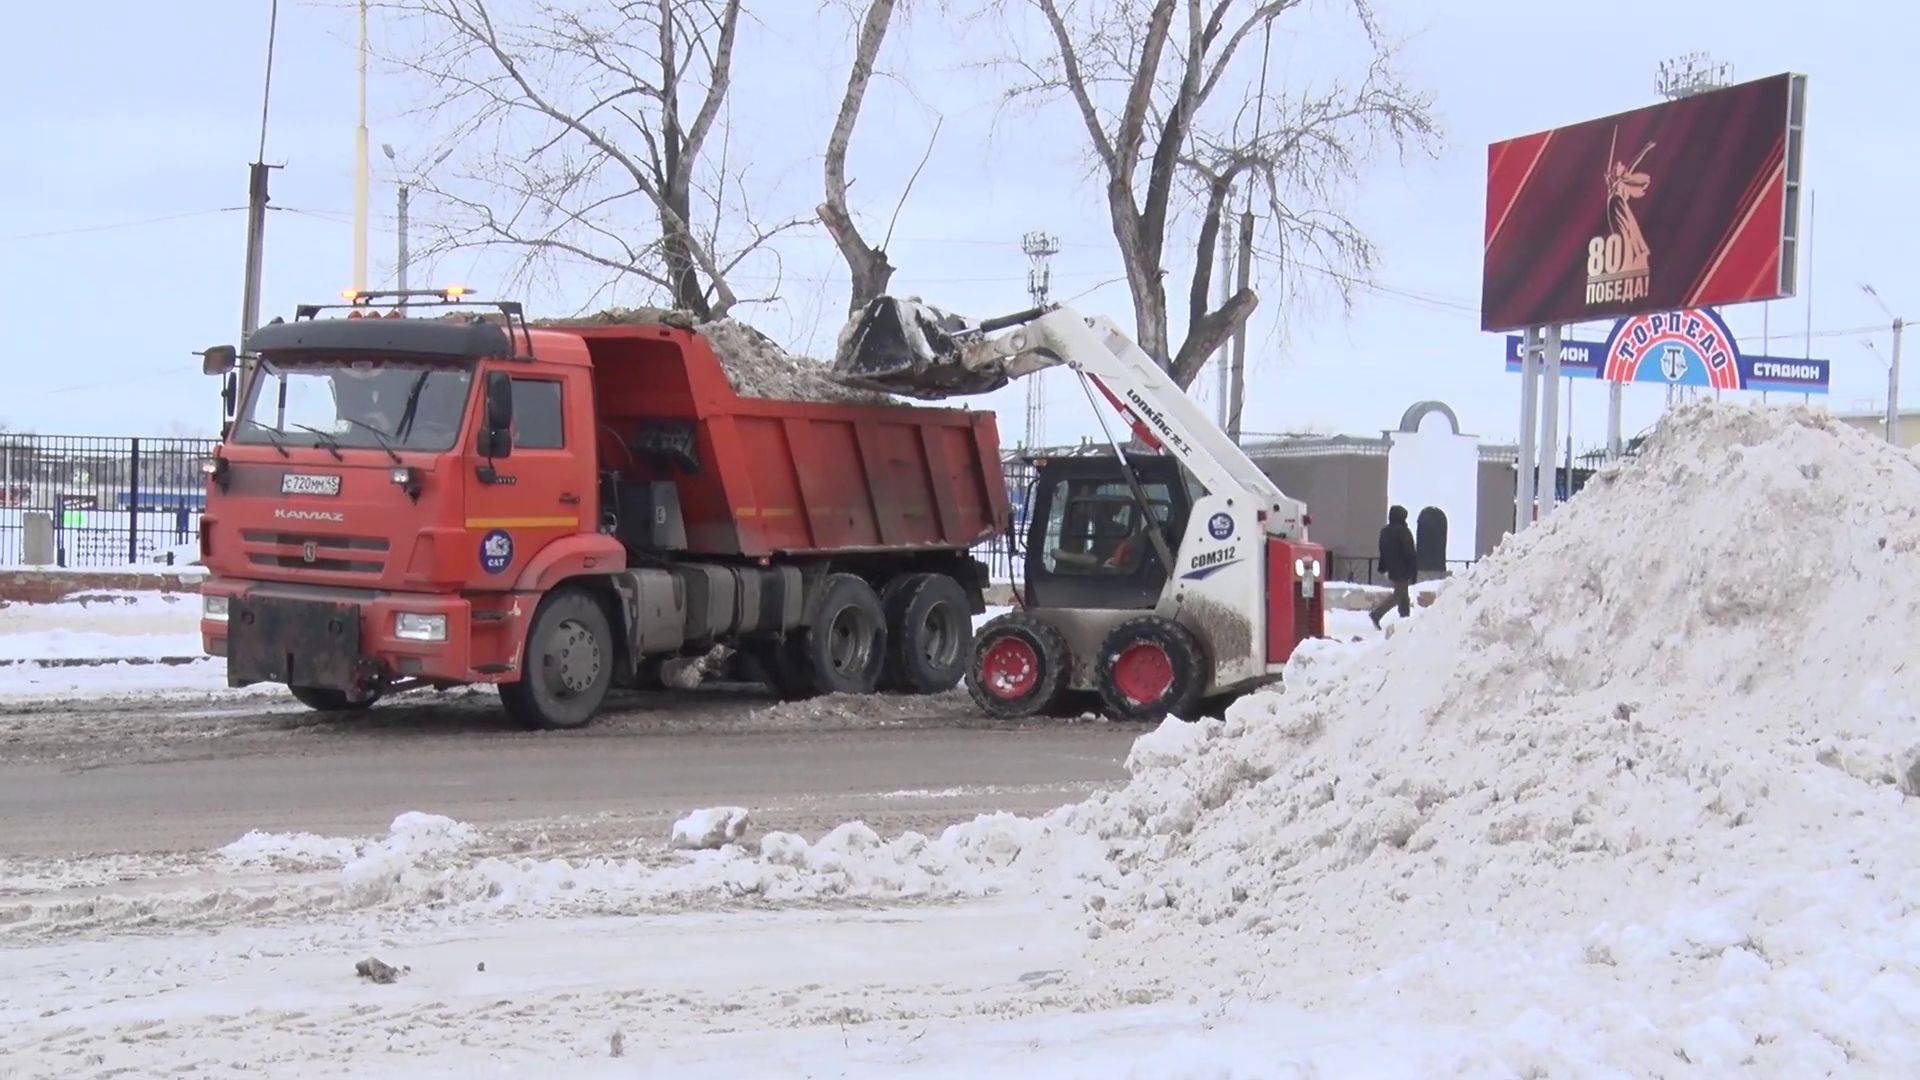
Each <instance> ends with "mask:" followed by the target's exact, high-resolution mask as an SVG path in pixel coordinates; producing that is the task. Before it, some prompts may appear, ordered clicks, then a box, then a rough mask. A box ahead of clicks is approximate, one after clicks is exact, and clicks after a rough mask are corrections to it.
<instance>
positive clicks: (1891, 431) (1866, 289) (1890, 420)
mask: <svg viewBox="0 0 1920 1080" xmlns="http://www.w3.org/2000/svg"><path fill="white" fill-rule="evenodd" d="M1860 291H1861V292H1863V293H1866V294H1867V295H1868V296H1870V297H1872V298H1873V302H1874V303H1876V304H1878V305H1880V310H1881V311H1884V312H1886V315H1887V318H1889V319H1892V320H1893V361H1892V362H1891V363H1889V364H1888V365H1887V441H1888V442H1890V443H1892V444H1894V445H1895V446H1898V445H1900V339H1901V337H1903V336H1904V335H1905V333H1906V329H1907V320H1906V319H1904V318H1901V317H1900V316H1898V315H1895V314H1894V313H1893V309H1892V308H1890V307H1888V306H1887V302H1886V300H1885V299H1883V298H1882V297H1881V296H1880V290H1878V289H1876V288H1874V287H1873V286H1871V285H1868V284H1866V283H1864V282H1862V283H1861V285H1860Z"/></svg>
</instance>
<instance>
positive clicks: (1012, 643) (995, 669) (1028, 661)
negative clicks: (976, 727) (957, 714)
mask: <svg viewBox="0 0 1920 1080" xmlns="http://www.w3.org/2000/svg"><path fill="white" fill-rule="evenodd" d="M1072 662H1073V658H1072V656H1071V655H1070V654H1069V653H1068V652H1067V641H1066V639H1065V638H1063V637H1061V636H1060V631H1058V630H1055V629H1054V628H1053V627H1051V626H1048V625H1047V624H1046V623H1044V622H1041V621H1040V620H1039V619H1036V618H1034V617H1033V616H1032V615H1029V614H1027V613H1026V612H1024V611H1015V612H1010V613H1008V614H1006V615H1002V616H1000V617H999V618H997V619H995V620H993V621H992V622H990V623H988V624H987V625H986V626H984V627H982V628H981V630H980V634H979V636H977V637H975V638H974V640H973V654H972V657H971V659H970V660H969V662H968V664H967V693H969V694H971V695H972V696H973V700H974V703H975V704H977V705H979V706H980V708H981V710H982V711H983V712H985V713H986V714H987V715H988V716H993V717H998V718H1000V719H1002V720H1012V719H1015V718H1018V717H1023V716H1032V715H1034V714H1035V713H1039V712H1044V711H1046V710H1047V709H1049V708H1051V707H1052V706H1053V703H1054V701H1055V699H1057V698H1058V697H1059V696H1060V692H1061V689H1062V688H1063V687H1065V686H1066V683H1067V669H1068V667H1069V665H1071V664H1072Z"/></svg>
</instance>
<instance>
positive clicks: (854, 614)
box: [827, 605, 874, 675]
mask: <svg viewBox="0 0 1920 1080" xmlns="http://www.w3.org/2000/svg"><path fill="white" fill-rule="evenodd" d="M873 629H874V627H873V621H872V620H871V619H869V618H868V617H867V613H866V612H864V611H862V610H860V609H859V608H857V607H853V606H851V605H849V606H847V607H844V608H841V609H840V611H839V613H838V614H836V615H835V616H834V617H833V621H832V622H831V623H829V624H828V625H827V660H828V662H829V663H831V664H832V665H833V670H834V671H836V672H839V673H840V674H843V675H851V674H857V673H859V672H861V671H865V670H866V668H867V665H868V662H869V661H870V660H871V659H872V657H873Z"/></svg>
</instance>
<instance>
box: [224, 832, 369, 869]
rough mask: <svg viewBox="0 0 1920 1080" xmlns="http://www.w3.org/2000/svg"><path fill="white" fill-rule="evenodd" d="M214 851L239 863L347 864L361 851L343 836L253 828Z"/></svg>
mask: <svg viewBox="0 0 1920 1080" xmlns="http://www.w3.org/2000/svg"><path fill="white" fill-rule="evenodd" d="M214 854H216V855H218V856H220V857H221V858H223V859H225V860H227V861H228V862H231V863H233V864H235V865H237V866H283V867H289V868H295V867H314V866H328V865H331V866H345V865H346V864H347V863H348V862H349V861H351V860H352V859H353V857H354V856H355V855H357V854H359V845H358V844H356V843H354V842H353V841H352V840H348V839H346V838H344V837H339V836H315V835H314V834H313V833H309V832H296V833H270V832H261V831H260V830H259V829H252V830H250V831H248V832H247V834H246V835H245V836H242V837H241V838H240V839H238V840H235V841H234V842H233V843H231V844H228V845H227V846H226V847H223V848H221V849H219V850H218V851H216V852H214Z"/></svg>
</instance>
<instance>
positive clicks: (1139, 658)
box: [1113, 641, 1173, 705]
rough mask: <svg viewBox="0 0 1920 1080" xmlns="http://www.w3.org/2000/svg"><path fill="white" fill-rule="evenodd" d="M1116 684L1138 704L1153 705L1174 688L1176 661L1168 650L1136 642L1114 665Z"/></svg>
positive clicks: (1128, 647)
mask: <svg viewBox="0 0 1920 1080" xmlns="http://www.w3.org/2000/svg"><path fill="white" fill-rule="evenodd" d="M1113 685H1114V687H1115V688H1116V689H1118V690H1119V691H1120V692H1121V693H1122V694H1125V695H1126V696H1127V698H1128V700H1130V701H1132V702H1133V703H1134V704H1136V705H1151V704H1153V703H1154V702H1156V701H1159V700H1160V699H1161V698H1163V697H1165V696H1166V694H1167V690H1168V689H1169V688H1170V687H1172V686H1173V660H1172V659H1171V658H1169V657H1168V656H1167V650H1165V649H1163V648H1161V647H1160V646H1158V645H1154V644H1152V643H1150V642H1145V641H1137V642H1135V643H1133V644H1132V645H1129V646H1127V647H1126V650H1125V651H1123V652H1122V653H1121V654H1120V658H1119V659H1117V660H1115V661H1114V662H1113Z"/></svg>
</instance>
